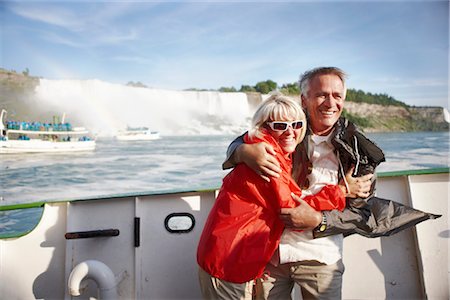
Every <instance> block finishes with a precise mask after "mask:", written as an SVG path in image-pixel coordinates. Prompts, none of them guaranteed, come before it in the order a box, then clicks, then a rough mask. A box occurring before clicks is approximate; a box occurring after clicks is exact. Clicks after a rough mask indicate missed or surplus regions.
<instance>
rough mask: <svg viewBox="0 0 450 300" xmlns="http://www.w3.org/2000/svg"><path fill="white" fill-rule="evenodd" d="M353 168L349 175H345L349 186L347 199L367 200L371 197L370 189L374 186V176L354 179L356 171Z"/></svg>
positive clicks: (368, 175) (369, 175)
mask: <svg viewBox="0 0 450 300" xmlns="http://www.w3.org/2000/svg"><path fill="white" fill-rule="evenodd" d="M354 169H355V168H354V167H352V168H351V169H350V170H349V171H348V172H347V174H345V179H346V180H347V184H348V191H347V195H346V196H347V197H350V198H357V197H361V198H367V197H369V196H370V187H371V186H372V178H373V176H374V175H373V174H367V175H364V176H360V177H353V176H352V173H353V171H354Z"/></svg>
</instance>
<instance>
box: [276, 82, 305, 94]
mask: <svg viewBox="0 0 450 300" xmlns="http://www.w3.org/2000/svg"><path fill="white" fill-rule="evenodd" d="M280 92H281V93H283V94H284V95H300V88H299V86H298V84H297V83H285V84H283V85H282V86H281V88H280Z"/></svg>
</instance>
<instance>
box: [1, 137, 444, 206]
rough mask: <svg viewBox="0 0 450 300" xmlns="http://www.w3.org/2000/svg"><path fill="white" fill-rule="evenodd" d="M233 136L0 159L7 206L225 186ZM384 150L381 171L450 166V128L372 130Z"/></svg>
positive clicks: (106, 142)
mask: <svg viewBox="0 0 450 300" xmlns="http://www.w3.org/2000/svg"><path fill="white" fill-rule="evenodd" d="M234 137H235V135H222V136H216V135H215V136H163V137H162V138H161V139H160V140H156V141H146V142H118V141H115V140H113V139H106V138H104V139H99V140H98V141H97V149H96V150H95V151H93V152H85V153H70V154H45V153H42V154H20V155H15V154H12V155H9V154H8V155H2V156H1V174H0V182H1V195H0V196H1V197H3V201H2V203H1V204H13V203H28V202H35V201H57V200H67V199H75V198H86V197H96V196H102V195H112V194H126V193H139V192H152V191H153V192H155V191H169V190H197V189H208V188H216V187H219V186H220V184H221V180H222V178H223V176H224V175H225V174H226V173H227V171H223V170H222V168H221V164H222V162H223V160H224V158H225V151H226V148H227V146H228V144H229V143H230V142H231V140H232V139H233V138H234ZM368 137H369V138H370V139H372V140H373V141H374V142H376V143H377V144H378V145H379V146H380V147H381V148H382V149H383V150H384V152H385V155H386V158H387V162H384V163H382V164H381V165H380V167H379V168H378V171H381V172H385V171H398V170H410V169H427V168H435V167H448V166H449V132H418V133H376V134H368Z"/></svg>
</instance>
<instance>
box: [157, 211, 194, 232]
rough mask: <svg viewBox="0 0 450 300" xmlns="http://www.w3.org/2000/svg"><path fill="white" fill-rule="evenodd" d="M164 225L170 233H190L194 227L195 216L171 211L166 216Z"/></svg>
mask: <svg viewBox="0 0 450 300" xmlns="http://www.w3.org/2000/svg"><path fill="white" fill-rule="evenodd" d="M164 226H165V227H166V230H167V231H168V232H170V233H188V232H191V231H192V229H194V226H195V218H194V216H193V215H192V214H190V213H171V214H169V215H168V216H167V217H166V218H165V220H164Z"/></svg>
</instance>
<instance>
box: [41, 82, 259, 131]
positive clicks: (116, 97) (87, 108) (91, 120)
mask: <svg viewBox="0 0 450 300" xmlns="http://www.w3.org/2000/svg"><path fill="white" fill-rule="evenodd" d="M35 94H36V101H37V103H39V106H40V107H41V109H45V107H48V108H52V109H53V110H56V111H60V112H61V114H62V113H66V115H67V120H68V121H69V122H72V121H73V120H76V122H77V123H79V125H80V126H84V127H86V128H88V129H89V130H90V131H91V132H92V133H94V134H96V135H97V136H113V135H115V134H116V132H117V131H119V130H123V129H125V128H126V127H127V126H130V127H142V126H145V127H149V128H150V129H151V130H154V131H159V132H160V133H161V135H193V134H202V135H215V134H239V133H241V132H243V131H245V130H247V129H248V127H249V125H250V119H251V117H252V115H253V112H254V108H253V107H252V105H249V101H248V99H247V95H246V94H245V93H221V92H210V91H174V90H162V89H153V88H140V87H131V86H124V85H120V84H112V83H109V82H104V81H100V80H49V79H41V80H40V84H39V85H38V86H37V88H36V90H35Z"/></svg>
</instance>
